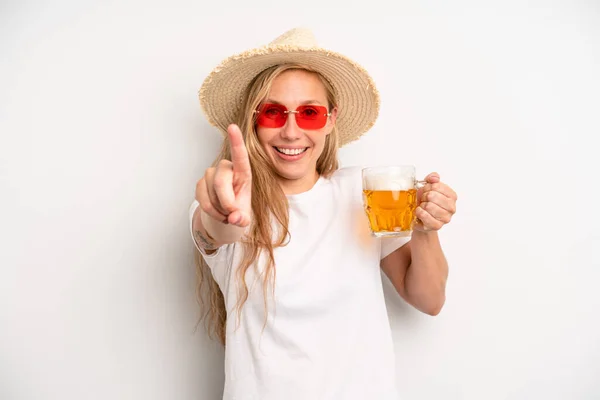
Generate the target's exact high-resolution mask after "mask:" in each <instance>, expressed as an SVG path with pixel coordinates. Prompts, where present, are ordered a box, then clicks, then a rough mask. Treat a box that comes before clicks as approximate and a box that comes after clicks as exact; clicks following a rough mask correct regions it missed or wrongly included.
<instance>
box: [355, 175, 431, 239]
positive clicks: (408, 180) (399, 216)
mask: <svg viewBox="0 0 600 400" xmlns="http://www.w3.org/2000/svg"><path fill="white" fill-rule="evenodd" d="M362 182H363V199H364V208H365V212H366V213H367V217H368V218H369V225H370V228H371V232H372V234H373V235H375V236H378V237H389V236H392V237H394V236H396V237H397V236H410V235H411V233H412V229H413V224H414V222H415V220H416V216H415V210H416V208H417V189H420V188H421V187H423V186H424V185H425V183H426V182H425V181H417V180H416V178H415V167H414V166H412V165H399V166H387V167H370V168H364V169H363V170H362Z"/></svg>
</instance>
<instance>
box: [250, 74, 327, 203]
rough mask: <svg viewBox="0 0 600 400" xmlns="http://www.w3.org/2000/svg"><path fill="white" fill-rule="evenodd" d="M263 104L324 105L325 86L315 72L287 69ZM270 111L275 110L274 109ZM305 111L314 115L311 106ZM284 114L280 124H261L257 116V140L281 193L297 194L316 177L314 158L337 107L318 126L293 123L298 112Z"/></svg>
mask: <svg viewBox="0 0 600 400" xmlns="http://www.w3.org/2000/svg"><path fill="white" fill-rule="evenodd" d="M263 104H276V105H281V106H284V107H285V108H286V109H287V110H289V111H294V110H296V109H297V108H298V107H300V106H304V105H313V106H324V107H325V108H328V102H327V92H326V90H325V86H324V85H323V83H322V82H321V80H320V79H319V77H318V76H317V75H316V74H315V73H311V72H308V71H303V70H288V71H285V72H283V73H282V74H280V75H279V76H278V77H277V78H275V80H274V81H273V84H272V86H271V91H270V92H269V94H268V96H267V98H266V99H265V100H264V102H263ZM267 112H269V111H267ZM270 112H271V113H277V109H272V110H270ZM306 113H307V114H305V115H308V116H309V117H310V116H311V114H313V115H314V114H315V112H314V109H313V108H308V111H306ZM285 115H287V120H286V121H285V124H284V125H283V126H281V127H265V126H264V125H265V124H262V125H261V123H260V118H259V123H258V125H257V128H256V129H257V133H258V141H259V142H260V144H261V145H262V146H263V148H264V150H265V152H266V154H267V155H268V157H269V159H270V160H271V162H272V164H273V166H274V167H275V170H276V171H277V174H278V175H279V177H280V184H281V185H282V188H283V190H284V192H285V193H286V194H294V193H301V192H304V191H307V190H309V189H310V188H311V187H312V186H313V185H314V183H315V182H316V179H317V178H318V176H317V172H316V168H317V160H318V159H319V157H320V156H321V153H322V152H323V148H324V145H325V138H326V137H327V135H329V134H330V133H331V131H332V130H333V126H334V124H335V119H336V115H337V110H336V109H334V110H332V111H331V116H329V117H328V118H327V119H326V123H325V125H324V126H323V127H320V128H319V129H306V128H305V129H303V128H301V127H299V126H298V123H297V122H296V116H298V115H299V114H293V113H288V114H285ZM266 125H268V124H266Z"/></svg>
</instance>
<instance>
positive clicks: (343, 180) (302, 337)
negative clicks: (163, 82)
mask: <svg viewBox="0 0 600 400" xmlns="http://www.w3.org/2000/svg"><path fill="white" fill-rule="evenodd" d="M200 99H201V105H202V108H203V110H204V112H205V114H206V116H207V118H208V120H209V122H211V123H212V124H213V125H215V126H217V127H218V128H219V129H220V130H221V131H222V132H223V133H224V135H225V136H226V137H225V140H224V142H223V148H222V150H221V153H220V154H219V156H218V157H217V159H216V161H215V163H214V164H213V166H212V167H211V168H209V169H207V170H206V172H205V174H204V176H203V177H202V179H200V180H199V181H198V184H197V186H196V198H195V200H194V202H193V204H192V206H191V208H190V229H191V233H192V235H193V239H194V243H195V245H196V248H197V249H198V256H199V257H198V261H199V262H198V277H199V295H200V296H201V297H204V296H207V297H208V299H209V302H208V303H207V304H208V320H207V322H208V323H209V328H210V332H211V333H213V334H215V335H216V336H217V337H218V338H219V339H220V341H221V342H222V343H223V344H224V345H225V376H226V379H225V388H224V395H223V398H224V399H228V400H233V399H260V400H282V399H286V400H289V399H302V400H309V399H310V400H312V399H332V400H333V399H335V400H346V399H361V400H364V399H378V400H387V399H389V400H392V399H397V391H396V387H395V372H394V350H393V343H392V337H391V333H390V326H389V322H388V318H387V312H386V307H385V303H384V295H383V289H382V282H381V275H380V271H381V270H383V272H384V273H385V274H386V275H387V276H388V277H389V279H390V281H391V282H392V284H393V285H394V287H395V288H396V290H397V292H398V294H399V295H400V296H402V298H403V299H404V300H405V301H406V302H407V303H409V304H411V305H412V306H414V307H415V308H417V309H418V310H420V311H422V312H424V313H427V314H431V315H436V314H437V313H439V312H440V310H441V308H442V306H443V304H444V301H445V286H446V278H447V274H448V266H447V263H446V259H445V256H444V254H443V252H442V249H441V246H440V242H439V239H438V234H437V231H438V230H439V229H440V228H441V227H442V226H443V225H445V224H447V223H448V222H450V219H451V217H452V215H453V214H454V212H455V210H456V194H455V192H454V191H453V190H452V189H451V188H450V187H449V186H447V185H446V184H444V183H442V182H441V181H440V178H439V176H438V175H437V174H435V173H432V174H430V175H429V176H428V177H427V178H426V181H427V184H426V185H425V187H423V188H422V189H421V190H420V191H419V197H420V205H419V207H418V209H417V212H416V216H417V217H418V218H419V221H420V223H417V224H416V225H415V227H414V231H413V233H412V236H411V237H409V238H392V239H389V238H388V239H382V238H377V237H374V236H373V235H371V234H370V231H369V228H368V222H367V221H366V215H365V212H364V209H363V203H362V201H363V200H362V188H361V170H360V169H359V168H342V169H340V168H339V166H338V159H337V155H338V148H339V147H340V146H343V145H345V144H347V143H349V142H351V141H353V140H356V139H358V138H359V137H360V136H361V135H362V134H363V133H365V132H366V131H367V130H368V129H369V128H370V127H371V126H372V125H373V124H374V122H375V120H376V118H377V114H378V111H379V96H378V92H377V90H376V88H375V85H374V84H373V81H372V80H371V78H370V77H369V75H368V74H367V72H366V71H365V70H364V69H362V68H361V67H360V66H359V65H357V64H356V63H355V62H353V61H351V60H349V59H348V58H346V57H344V56H343V55H340V54H337V53H334V52H331V51H329V50H324V49H321V48H319V47H317V46H316V44H315V42H314V37H313V36H312V34H311V33H310V32H309V31H306V30H303V29H294V30H291V31H289V32H286V33H285V34H283V35H281V36H280V37H278V38H277V39H275V40H274V41H273V42H271V43H270V44H269V45H267V46H264V47H261V48H258V49H254V50H250V51H247V52H244V53H241V54H236V55H234V56H232V57H230V58H228V59H226V60H225V61H224V62H223V63H221V65H220V66H219V67H217V68H216V69H215V70H214V71H213V72H212V73H211V74H210V75H209V76H208V77H207V79H206V80H205V82H204V84H203V86H202V88H201V90H200Z"/></svg>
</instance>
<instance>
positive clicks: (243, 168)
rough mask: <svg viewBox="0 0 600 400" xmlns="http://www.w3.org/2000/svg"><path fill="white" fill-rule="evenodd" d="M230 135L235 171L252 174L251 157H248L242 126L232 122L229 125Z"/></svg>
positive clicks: (228, 132) (228, 131)
mask: <svg viewBox="0 0 600 400" xmlns="http://www.w3.org/2000/svg"><path fill="white" fill-rule="evenodd" d="M227 134H228V136H229V145H230V146H231V162H232V163H233V172H235V173H242V174H248V175H250V173H251V172H250V171H251V170H250V159H249V158H248V150H247V149H246V144H245V143H244V138H243V136H242V131H240V128H239V127H238V126H237V125H235V124H231V125H229V126H228V127H227Z"/></svg>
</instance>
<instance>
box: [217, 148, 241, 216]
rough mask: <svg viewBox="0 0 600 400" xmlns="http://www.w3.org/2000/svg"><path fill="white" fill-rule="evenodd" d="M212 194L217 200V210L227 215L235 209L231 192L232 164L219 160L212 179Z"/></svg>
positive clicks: (233, 194) (233, 195)
mask: <svg viewBox="0 0 600 400" xmlns="http://www.w3.org/2000/svg"><path fill="white" fill-rule="evenodd" d="M213 187H214V192H215V195H216V197H217V199H218V200H219V205H220V206H219V208H220V209H221V210H223V211H225V212H226V213H227V214H229V213H231V212H233V211H235V210H236V209H237V205H236V201H235V192H234V190H233V163H232V162H231V161H228V160H221V161H220V162H219V165H218V166H217V168H216V170H215V175H214V178H213Z"/></svg>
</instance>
